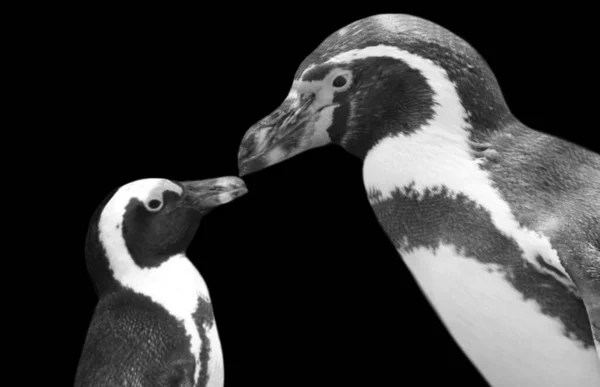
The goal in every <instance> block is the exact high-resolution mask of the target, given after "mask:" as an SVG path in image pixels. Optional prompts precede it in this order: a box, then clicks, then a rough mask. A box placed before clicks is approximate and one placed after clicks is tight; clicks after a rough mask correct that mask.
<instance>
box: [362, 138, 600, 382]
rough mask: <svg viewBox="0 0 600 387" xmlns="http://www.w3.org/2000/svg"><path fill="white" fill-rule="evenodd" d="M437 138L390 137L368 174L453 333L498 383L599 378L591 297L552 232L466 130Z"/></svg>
mask: <svg viewBox="0 0 600 387" xmlns="http://www.w3.org/2000/svg"><path fill="white" fill-rule="evenodd" d="M435 140H437V139H436V138H435V136H432V135H431V133H424V134H423V133H421V134H415V135H413V136H411V137H389V138H386V139H384V140H382V141H381V142H380V143H379V144H377V145H376V146H375V148H373V149H372V150H371V151H370V152H369V153H368V155H367V157H366V159H365V163H364V168H363V176H364V182H365V186H366V189H367V192H368V196H369V200H370V203H371V206H372V207H373V210H374V212H375V214H376V215H377V218H378V220H379V222H380V224H381V225H382V227H383V229H384V230H385V232H386V233H387V235H388V236H389V238H390V239H391V241H392V242H393V243H394V244H395V246H396V248H397V249H398V252H399V253H400V255H401V256H402V258H403V260H404V262H405V263H406V265H407V266H408V268H409V270H410V271H411V273H412V275H413V276H414V277H415V279H416V281H417V283H418V284H419V286H420V288H421V289H422V291H423V292H424V294H425V295H426V297H427V298H428V300H429V302H430V303H431V304H432V306H433V308H434V309H435V310H436V312H437V314H438V315H439V317H440V318H441V320H442V321H443V322H444V324H445V326H446V327H447V329H448V331H449V332H450V334H451V335H452V336H453V338H454V339H455V340H456V341H457V343H458V344H459V346H460V347H461V348H462V350H463V351H464V352H465V353H466V355H467V356H468V357H469V359H470V360H471V361H472V362H473V363H474V364H475V365H476V367H477V368H478V369H479V370H480V372H481V373H482V374H483V375H484V377H485V378H486V379H487V380H488V381H489V382H490V383H491V384H492V385H493V386H518V385H526V386H573V385H578V386H595V385H600V365H599V364H598V360H597V358H596V355H595V350H594V343H593V339H592V336H591V331H590V327H589V320H588V319H587V315H586V311H585V307H584V305H583V303H582V301H581V300H580V299H579V298H577V296H576V295H575V294H574V293H573V291H572V290H571V289H570V288H569V285H571V284H570V281H569V278H568V276H567V275H566V273H565V272H564V269H563V268H562V267H561V266H560V262H559V260H558V256H557V252H556V250H554V249H553V248H552V245H551V243H550V241H549V240H548V238H545V237H544V236H543V235H541V234H539V233H537V232H535V231H533V230H528V229H524V228H523V227H521V226H520V224H519V223H518V222H517V221H516V219H515V218H514V216H513V213H512V210H511V207H510V205H509V204H508V203H507V202H506V201H504V200H503V198H502V196H501V195H500V194H499V193H498V192H497V191H496V190H495V189H494V187H493V186H492V184H491V182H490V179H489V177H488V176H487V175H486V173H485V172H484V171H483V170H481V169H480V168H479V166H478V164H477V162H476V161H475V160H473V159H472V158H471V156H470V154H469V152H468V148H467V147H465V146H463V145H464V141H462V140H463V139H461V137H460V136H458V135H457V136H456V137H455V138H451V137H448V138H446V143H442V144H441V146H440V143H439V142H436V141H435ZM436 144H437V145H436Z"/></svg>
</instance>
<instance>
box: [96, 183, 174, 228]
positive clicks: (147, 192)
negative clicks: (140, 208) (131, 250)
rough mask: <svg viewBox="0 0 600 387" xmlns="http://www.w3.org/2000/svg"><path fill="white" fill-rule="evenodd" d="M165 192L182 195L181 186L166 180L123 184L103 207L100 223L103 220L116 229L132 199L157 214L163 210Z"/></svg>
mask: <svg viewBox="0 0 600 387" xmlns="http://www.w3.org/2000/svg"><path fill="white" fill-rule="evenodd" d="M165 191H172V192H175V193H176V194H177V195H179V196H181V195H182V194H183V188H182V187H181V186H179V185H177V184H175V183H173V182H172V181H170V180H167V179H158V178H154V179H141V180H136V181H133V182H131V183H128V184H125V185H124V186H122V187H121V188H119V189H118V190H117V192H115V194H114V195H113V196H112V198H111V199H110V200H109V201H108V203H106V205H105V206H104V210H103V211H102V216H101V221H102V220H103V221H104V224H107V223H111V224H113V226H114V227H113V228H116V225H117V224H118V223H120V222H121V221H122V219H123V214H124V213H125V210H126V207H127V204H129V202H130V201H131V200H132V199H137V200H138V201H140V202H141V203H143V204H144V207H146V209H147V210H148V211H151V212H158V211H160V210H161V209H162V208H163V204H164V203H163V194H164V192H165ZM101 224H102V222H101Z"/></svg>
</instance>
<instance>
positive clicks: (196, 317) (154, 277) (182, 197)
mask: <svg viewBox="0 0 600 387" xmlns="http://www.w3.org/2000/svg"><path fill="white" fill-rule="evenodd" d="M246 192H247V189H246V186H245V184H244V182H243V181H242V180H241V179H239V178H237V177H220V178H215V179H207V180H201V181H189V182H177V181H172V180H167V179H142V180H137V181H134V182H131V183H128V184H126V185H124V186H122V187H120V188H118V189H117V190H115V191H113V193H112V194H111V195H109V196H108V197H107V199H106V200H105V201H104V203H103V204H102V205H100V206H99V207H98V209H97V210H96V213H95V214H94V216H93V217H92V220H91V222H90V227H89V229H88V234H87V240H86V263H87V267H88V271H89V273H90V276H91V278H92V280H93V284H94V287H95V289H96V292H97V294H98V296H99V299H100V300H99V302H98V305H97V306H96V309H95V312H94V315H93V317H92V321H91V323H90V326H89V328H88V332H87V336H86V340H85V344H84V347H83V352H82V354H81V358H80V360H79V365H78V368H77V373H76V377H75V387H105V386H115V387H116V386H123V387H125V386H131V387H134V386H135V387H167V386H168V387H175V386H180V387H184V386H186V387H222V386H223V383H224V375H223V355H222V351H221V344H220V340H219V335H218V332H217V327H216V324H215V318H214V315H213V309H212V305H211V301H210V296H209V292H208V288H207V286H206V283H205V282H204V280H203V278H202V276H201V275H200V273H199V272H198V270H197V269H196V268H195V267H194V265H193V264H192V263H191V262H190V261H189V260H188V258H187V257H186V253H185V251H186V248H187V246H188V244H189V243H190V242H191V240H192V238H193V237H194V235H195V233H196V230H197V228H198V226H199V224H200V220H201V219H202V217H203V216H204V215H206V214H207V213H208V212H209V211H210V210H211V209H213V208H215V207H217V206H219V205H221V204H224V203H227V202H230V201H232V200H234V199H236V198H237V197H239V196H241V195H243V194H245V193H246Z"/></svg>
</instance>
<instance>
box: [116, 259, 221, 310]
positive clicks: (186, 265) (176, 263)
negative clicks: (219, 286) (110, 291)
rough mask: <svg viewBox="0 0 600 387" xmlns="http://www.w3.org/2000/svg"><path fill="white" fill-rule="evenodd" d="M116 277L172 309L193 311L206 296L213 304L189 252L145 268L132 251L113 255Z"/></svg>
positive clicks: (126, 285)
mask: <svg viewBox="0 0 600 387" xmlns="http://www.w3.org/2000/svg"><path fill="white" fill-rule="evenodd" d="M109 267H110V270H111V273H112V276H113V278H114V279H115V281H116V282H118V283H119V284H120V285H121V286H124V287H126V288H129V289H132V290H133V291H135V292H137V293H140V294H144V295H146V296H148V297H150V298H152V299H153V300H154V301H156V302H158V303H160V304H161V305H163V306H165V307H166V308H167V309H168V310H170V309H173V308H175V309H182V313H183V310H189V311H191V312H193V310H194V309H195V306H196V304H197V302H198V298H199V297H200V298H202V299H203V300H204V301H205V302H207V303H210V294H209V292H208V287H207V286H206V282H205V281H204V278H203V277H202V275H201V274H200V272H198V270H197V269H196V267H195V266H194V265H193V264H192V262H191V261H190V260H189V259H188V258H187V256H186V254H185V252H182V253H178V254H174V255H172V256H170V257H168V258H166V259H164V260H163V261H162V263H160V265H158V266H156V267H148V268H142V267H139V266H138V265H136V263H135V262H134V260H133V259H132V258H131V256H130V255H129V254H122V255H119V256H111V257H109Z"/></svg>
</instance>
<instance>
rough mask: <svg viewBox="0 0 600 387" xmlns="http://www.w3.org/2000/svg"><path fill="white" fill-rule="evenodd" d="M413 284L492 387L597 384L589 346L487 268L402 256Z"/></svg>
mask: <svg viewBox="0 0 600 387" xmlns="http://www.w3.org/2000/svg"><path fill="white" fill-rule="evenodd" d="M400 254H401V255H402V257H403V258H404V261H405V262H406V264H407V266H408V267H409V270H410V271H411V273H412V274H413V275H414V277H415V278H416V280H417V282H418V284H419V286H420V287H421V289H422V290H423V292H424V293H425V295H426V296H427V298H428V299H429V301H430V302H431V303H432V304H433V305H435V308H436V311H437V313H438V314H439V316H440V318H441V319H442V321H443V322H444V324H445V325H446V327H447V328H448V330H449V331H450V333H451V334H452V336H453V337H454V339H455V340H456V341H457V343H458V344H459V345H460V347H461V348H462V349H463V351H465V353H466V354H467V356H468V357H469V358H470V359H471V361H472V362H473V363H474V364H475V365H476V366H477V368H478V369H479V370H480V371H481V373H482V374H483V375H484V377H485V378H486V379H487V380H488V382H490V383H491V385H492V386H494V387H501V386H506V387H513V386H528V387H536V386H540V387H541V386H557V387H558V386H564V387H568V386H569V387H570V386H578V387H592V386H600V367H598V359H597V358H596V354H595V351H594V349H593V348H590V349H587V350H585V349H583V347H582V346H580V345H578V344H577V343H576V342H574V341H572V340H570V339H568V338H566V337H565V336H564V335H563V334H562V326H561V324H560V323H559V321H557V320H555V319H553V318H551V317H548V316H546V315H544V314H542V313H541V311H540V307H539V305H538V304H537V303H536V302H535V301H533V300H525V299H524V298H523V296H522V295H521V293H519V292H517V291H516V290H515V289H514V288H513V287H512V286H511V285H510V283H509V282H508V281H507V280H505V279H504V277H503V276H504V274H502V272H500V271H498V270H495V269H496V268H495V267H494V265H492V264H482V263H480V262H479V261H477V260H475V259H472V258H469V257H463V256H461V255H459V254H457V252H456V249H455V248H454V247H453V246H449V245H441V246H440V247H439V248H438V249H437V250H436V251H433V250H430V249H425V248H419V249H415V250H413V251H412V252H410V253H408V252H403V251H400Z"/></svg>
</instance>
